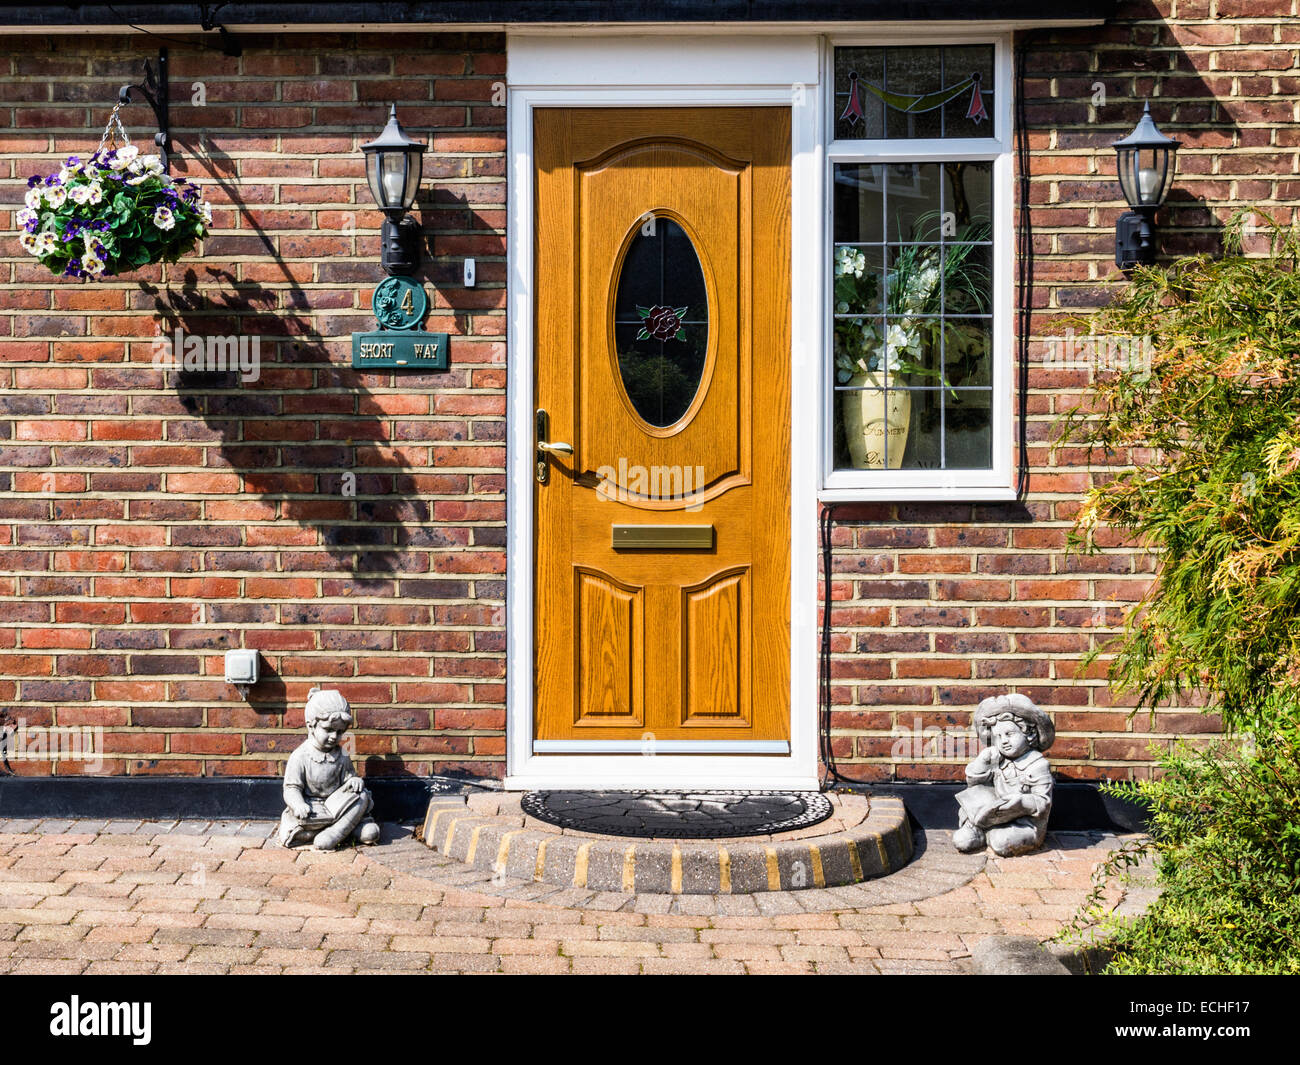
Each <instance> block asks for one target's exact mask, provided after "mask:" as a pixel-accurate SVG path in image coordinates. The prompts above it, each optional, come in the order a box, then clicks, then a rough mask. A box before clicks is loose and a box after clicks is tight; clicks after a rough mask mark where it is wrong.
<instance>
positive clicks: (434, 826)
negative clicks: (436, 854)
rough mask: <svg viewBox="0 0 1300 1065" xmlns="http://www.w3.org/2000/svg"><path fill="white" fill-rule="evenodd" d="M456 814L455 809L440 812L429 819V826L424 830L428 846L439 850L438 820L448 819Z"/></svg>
mask: <svg viewBox="0 0 1300 1065" xmlns="http://www.w3.org/2000/svg"><path fill="white" fill-rule="evenodd" d="M455 812H456V810H455V809H451V810H439V811H437V812H436V813H435V814H433V815H432V816H431V817H430V818H429V826H428V827H427V828H426V829H425V830H424V842H425V845H426V846H429V847H432V848H433V849H434V850H439V849H440V848H439V846H438V819H439V818H441V817H447V816H449V815H451V814H454V813H455Z"/></svg>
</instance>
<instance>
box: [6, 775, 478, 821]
mask: <svg viewBox="0 0 1300 1065" xmlns="http://www.w3.org/2000/svg"><path fill="white" fill-rule="evenodd" d="M366 786H367V787H368V788H369V789H370V793H371V795H373V796H374V798H375V817H376V818H377V819H378V820H381V821H418V820H420V819H421V818H423V817H424V814H425V810H426V809H427V808H428V805H429V796H431V795H433V794H447V793H451V792H456V791H459V790H461V785H460V784H458V783H457V782H455V781H452V780H447V779H433V780H429V779H425V778H423V777H371V778H370V779H368V780H367V781H366ZM283 809H284V800H283V799H282V798H281V796H280V780H279V779H278V778H273V777H198V778H192V777H0V818H4V817H22V818H30V817H43V818H44V817H50V818H89V819H93V820H124V819H125V820H145V821H155V820H164V819H166V820H171V819H177V820H179V819H182V818H185V819H189V820H196V819H201V820H208V821H236V820H238V821H245V820H273V819H275V818H278V817H279V816H280V813H281V811H282V810H283Z"/></svg>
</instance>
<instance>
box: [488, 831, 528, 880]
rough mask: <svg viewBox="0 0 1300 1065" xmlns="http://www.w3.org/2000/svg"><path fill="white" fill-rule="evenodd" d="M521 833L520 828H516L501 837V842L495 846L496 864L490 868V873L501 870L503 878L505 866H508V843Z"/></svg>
mask: <svg viewBox="0 0 1300 1065" xmlns="http://www.w3.org/2000/svg"><path fill="white" fill-rule="evenodd" d="M522 831H523V829H522V828H517V829H515V830H514V831H513V832H507V833H506V834H505V835H504V836H502V837H501V842H500V843H499V844H498V845H497V860H496V864H495V865H494V866H492V871H493V872H494V873H495V872H496V871H497V870H498V869H499V870H501V875H502V876H505V873H506V866H508V865H509V864H510V841H511V840H512V839H514V838H515V837H516V836H517V835H519V833H521V832H522Z"/></svg>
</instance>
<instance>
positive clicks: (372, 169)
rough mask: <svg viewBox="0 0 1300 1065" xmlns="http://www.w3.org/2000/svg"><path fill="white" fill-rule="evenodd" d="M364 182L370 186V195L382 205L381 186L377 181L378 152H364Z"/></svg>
mask: <svg viewBox="0 0 1300 1065" xmlns="http://www.w3.org/2000/svg"><path fill="white" fill-rule="evenodd" d="M366 184H367V185H369V186H370V196H371V198H372V199H373V200H374V201H375V203H377V204H379V205H380V206H381V207H382V206H383V202H384V199H383V186H382V185H380V183H379V153H378V152H366Z"/></svg>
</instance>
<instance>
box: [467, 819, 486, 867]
mask: <svg viewBox="0 0 1300 1065" xmlns="http://www.w3.org/2000/svg"><path fill="white" fill-rule="evenodd" d="M485 828H487V825H475V826H474V832H473V833H472V834H471V835H470V837H469V850H468V851H467V852H466V854H465V864H466V865H473V864H474V855H475V853H476V852H477V851H478V834H479V833H480V832H482V831H483V829H485Z"/></svg>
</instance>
